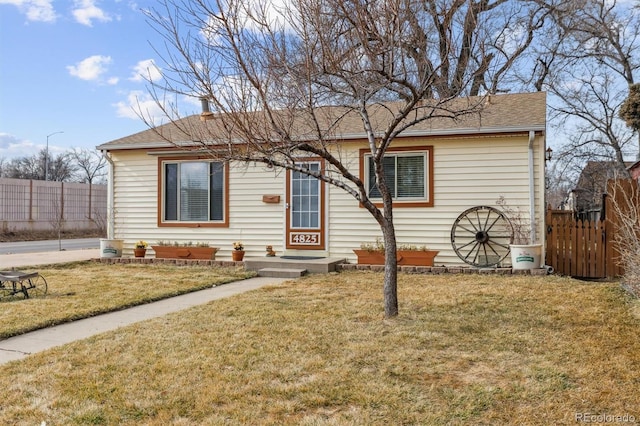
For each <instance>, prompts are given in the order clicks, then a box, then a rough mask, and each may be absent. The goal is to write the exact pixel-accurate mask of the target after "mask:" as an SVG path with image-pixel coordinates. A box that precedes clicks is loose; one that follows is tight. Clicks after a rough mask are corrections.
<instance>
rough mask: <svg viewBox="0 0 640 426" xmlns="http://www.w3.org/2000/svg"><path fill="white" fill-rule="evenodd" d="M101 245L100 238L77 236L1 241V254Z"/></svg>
mask: <svg viewBox="0 0 640 426" xmlns="http://www.w3.org/2000/svg"><path fill="white" fill-rule="evenodd" d="M99 247H100V239H99V238H77V239H72V240H60V241H58V240H44V241H20V242H11V243H0V255H2V254H16V253H40V252H49V251H59V250H60V249H62V250H82V249H94V248H99Z"/></svg>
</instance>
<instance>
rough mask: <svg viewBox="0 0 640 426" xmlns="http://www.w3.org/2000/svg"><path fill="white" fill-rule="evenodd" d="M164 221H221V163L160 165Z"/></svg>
mask: <svg viewBox="0 0 640 426" xmlns="http://www.w3.org/2000/svg"><path fill="white" fill-rule="evenodd" d="M163 173H164V176H163V181H164V191H163V195H164V197H163V221H164V222H174V221H175V222H216V221H222V220H224V211H225V209H224V204H225V199H224V198H225V192H224V185H225V182H224V179H225V174H224V164H223V163H221V162H214V161H175V162H164V163H163Z"/></svg>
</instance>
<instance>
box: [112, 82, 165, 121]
mask: <svg viewBox="0 0 640 426" xmlns="http://www.w3.org/2000/svg"><path fill="white" fill-rule="evenodd" d="M113 106H115V107H116V114H117V115H118V117H123V118H131V119H133V120H140V116H141V115H142V117H144V118H145V119H146V120H149V121H150V122H152V123H157V122H161V121H163V119H164V121H166V115H165V114H164V113H163V112H162V109H161V108H160V107H159V106H158V104H157V103H156V101H155V100H154V99H153V98H152V97H151V95H150V94H148V93H145V92H143V91H141V90H133V91H131V92H129V94H128V95H127V100H126V101H122V102H118V103H116V104H114V105H113Z"/></svg>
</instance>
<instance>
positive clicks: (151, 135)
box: [98, 92, 546, 151]
mask: <svg viewBox="0 0 640 426" xmlns="http://www.w3.org/2000/svg"><path fill="white" fill-rule="evenodd" d="M480 100H481V98H459V99H455V100H454V101H452V102H453V105H454V109H455V108H464V107H465V106H466V105H470V104H474V103H478V102H479V101H480ZM482 101H483V102H484V106H483V108H482V109H481V110H480V111H479V112H474V113H471V114H468V115H464V116H462V117H458V118H457V119H455V120H454V119H452V118H448V117H433V118H430V119H428V120H426V121H423V122H421V123H419V124H417V125H415V126H412V127H411V128H410V129H408V130H406V131H405V132H403V133H402V134H401V136H429V135H435V136H437V135H455V134H489V133H505V132H522V131H528V130H534V131H544V130H545V126H546V94H545V93H544V92H535V93H519V94H506V95H492V96H490V97H488V98H485V99H482ZM398 105H400V104H388V105H385V107H384V108H383V107H381V106H378V107H372V108H371V109H370V111H369V112H370V115H371V117H372V122H373V123H386V122H388V121H387V120H388V119H389V117H390V115H389V112H388V109H387V108H390V109H393V107H394V106H395V107H398ZM323 108H326V112H327V114H325V115H326V116H330V117H332V118H333V117H336V116H339V115H340V113H346V114H345V115H344V116H342V119H341V120H340V122H339V125H338V126H336V128H335V136H336V137H337V138H340V139H358V138H363V137H364V136H365V133H364V130H363V126H362V121H361V120H360V117H359V116H358V115H357V114H356V113H355V112H348V110H347V109H346V108H344V107H323ZM289 116H290V115H289V114H286V117H289ZM220 117H224V116H220V115H218V116H216V118H220ZM283 117H285V114H283ZM295 121H297V122H295ZM295 121H294V122H293V123H290V124H291V128H292V129H296V130H294V131H293V133H294V134H295V136H297V137H299V138H301V139H306V138H309V137H311V136H308V135H310V134H311V132H309V130H310V129H309V127H308V123H307V122H305V121H304V118H303V115H302V116H301V118H300V119H299V120H295ZM216 122H217V124H216ZM178 123H179V125H178V126H176V125H175V124H174V123H168V124H165V125H161V126H158V127H156V128H155V129H148V130H144V131H142V132H138V133H135V134H133V135H129V136H125V137H123V138H120V139H116V140H113V141H110V142H106V143H104V144H102V145H99V146H98V149H100V150H107V151H110V150H119V149H136V148H147V149H149V148H165V147H172V146H173V144H172V143H176V144H181V143H188V141H190V140H191V137H190V136H189V135H188V134H186V133H185V132H183V131H181V130H180V129H179V127H180V126H185V127H186V128H189V129H198V127H202V126H203V124H202V123H205V122H203V121H201V120H200V116H199V115H192V116H189V117H186V118H183V119H181V120H179V122H178ZM206 123H207V126H208V129H209V130H211V128H212V126H219V125H220V122H219V121H218V120H217V119H215V120H209V121H207V122H206ZM383 127H384V126H383ZM196 133H197V130H196ZM161 135H162V136H161ZM165 138H166V139H168V140H166V139H165ZM169 141H171V142H169Z"/></svg>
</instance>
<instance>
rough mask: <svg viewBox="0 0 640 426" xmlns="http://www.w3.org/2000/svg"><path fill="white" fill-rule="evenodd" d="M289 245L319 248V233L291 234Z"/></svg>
mask: <svg viewBox="0 0 640 426" xmlns="http://www.w3.org/2000/svg"><path fill="white" fill-rule="evenodd" d="M289 244H295V245H303V246H319V245H320V233H319V232H291V233H290V234H289Z"/></svg>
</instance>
